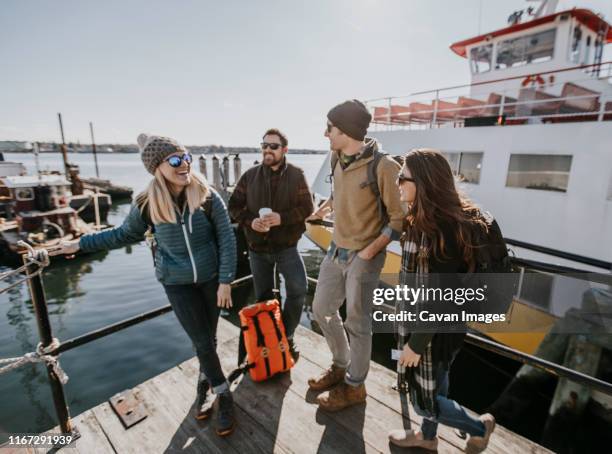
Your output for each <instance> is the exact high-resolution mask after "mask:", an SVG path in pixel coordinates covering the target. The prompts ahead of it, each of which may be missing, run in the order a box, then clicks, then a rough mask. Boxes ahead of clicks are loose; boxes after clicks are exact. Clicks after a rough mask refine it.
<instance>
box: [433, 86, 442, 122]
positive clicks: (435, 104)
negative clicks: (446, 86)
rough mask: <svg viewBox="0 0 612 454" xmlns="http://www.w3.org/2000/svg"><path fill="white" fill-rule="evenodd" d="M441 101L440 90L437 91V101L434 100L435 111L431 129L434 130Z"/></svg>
mask: <svg viewBox="0 0 612 454" xmlns="http://www.w3.org/2000/svg"><path fill="white" fill-rule="evenodd" d="M439 99H440V90H436V99H435V100H434V111H433V116H432V118H431V127H432V128H433V127H434V125H435V124H436V121H437V119H438V100H439Z"/></svg>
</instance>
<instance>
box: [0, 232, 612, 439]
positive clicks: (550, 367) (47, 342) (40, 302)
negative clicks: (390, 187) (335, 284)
mask: <svg viewBox="0 0 612 454" xmlns="http://www.w3.org/2000/svg"><path fill="white" fill-rule="evenodd" d="M317 223H318V224H323V225H328V226H330V225H331V226H333V223H331V222H328V221H322V222H317ZM47 259H48V254H47V252H46V250H44V249H41V250H37V251H34V250H33V249H31V248H30V251H29V252H28V254H26V255H24V256H23V260H24V265H23V266H22V267H20V268H18V269H16V270H13V271H11V272H8V273H3V274H2V275H0V280H2V279H4V278H6V277H8V276H10V275H14V274H17V273H21V272H25V273H26V277H25V279H22V280H20V281H19V282H18V283H13V284H11V285H10V286H9V287H11V288H12V287H14V286H15V285H17V284H19V283H23V282H24V281H26V280H27V281H28V284H29V289H30V294H31V297H32V304H33V306H34V309H35V313H36V322H37V325H38V331H39V335H40V339H41V342H40V344H39V349H40V350H42V351H44V353H45V354H46V355H48V356H53V357H56V358H57V359H55V360H54V361H56V362H57V363H59V355H60V354H61V353H64V352H67V351H69V350H73V349H75V348H77V347H79V346H82V345H85V344H88V343H90V342H93V341H95V340H97V339H101V338H103V337H106V336H109V335H111V334H113V333H116V332H119V331H122V330H124V329H126V328H129V327H131V326H134V325H137V324H139V323H142V322H144V321H146V320H151V319H153V318H156V317H158V316H160V315H163V314H166V313H168V312H170V311H172V307H171V306H170V304H167V305H164V306H161V307H159V308H156V309H153V310H151V311H148V312H144V313H142V314H139V315H136V316H133V317H130V318H127V319H125V320H121V321H119V322H116V323H113V324H110V325H107V326H104V327H102V328H99V329H96V330H93V331H90V332H88V333H85V334H82V335H80V336H77V337H74V338H72V339H68V340H66V341H64V342H60V341H59V340H58V339H56V338H54V337H53V330H52V326H51V322H50V319H49V313H48V309H47V302H46V296H45V291H44V285H43V279H42V270H43V269H44V267H45V266H47V265H48V264H49V261H48V260H47ZM547 266H550V265H547ZM251 279H252V275H248V276H244V277H241V278H239V279H236V280H234V281H233V282H232V283H231V285H232V287H233V288H235V287H237V286H239V285H242V284H245V283H247V282H249V281H250V280H251ZM307 279H308V282H309V283H311V284H314V285H316V284H317V282H318V281H317V279H315V278H312V277H308V278H307ZM7 288H8V287H7ZM7 288H5V289H3V290H0V293H2V292H3V291H5V290H6V289H7ZM467 342H469V343H471V344H473V345H475V346H478V347H480V348H483V349H486V350H489V351H492V352H494V353H497V354H500V355H502V356H504V357H507V358H511V359H513V360H516V361H519V362H521V363H522V364H527V365H529V366H532V367H535V368H538V369H540V370H543V371H545V372H547V373H549V374H552V375H554V376H556V377H559V378H566V379H569V380H572V381H575V382H577V383H580V384H581V385H584V386H587V387H589V388H591V389H594V390H597V391H600V392H603V393H605V394H607V395H611V396H612V384H611V383H608V382H605V381H603V380H600V379H597V378H595V377H591V376H589V375H586V374H583V373H580V372H577V371H575V370H572V369H569V368H567V367H565V366H562V365H559V364H556V363H552V362H550V361H546V360H544V359H541V358H538V357H536V356H533V355H529V354H527V353H523V352H521V351H519V350H516V349H513V348H511V347H508V346H505V345H503V344H500V343H497V342H495V341H492V340H489V339H486V338H484V337H481V336H477V335H475V334H472V333H468V334H467ZM47 375H48V378H49V383H50V386H51V390H52V394H53V402H54V406H55V411H56V415H57V418H58V421H59V426H60V428H61V430H62V432H63V433H66V434H68V433H70V434H73V435H74V436H75V439H76V438H77V437H78V436H79V433H78V431H77V430H76V428H75V427H74V426H73V424H72V421H71V419H70V413H69V410H68V406H67V403H66V397H65V393H64V388H63V382H62V379H61V377H60V376H59V374H58V373H57V370H56V369H55V368H54V367H53V365H52V364H50V363H49V362H48V363H47Z"/></svg>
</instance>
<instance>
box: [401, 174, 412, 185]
mask: <svg viewBox="0 0 612 454" xmlns="http://www.w3.org/2000/svg"><path fill="white" fill-rule="evenodd" d="M406 181H410V182H411V183H414V178H412V177H407V176H406V175H404V174H403V173H399V174H398V175H397V184H402V183H405V182H406Z"/></svg>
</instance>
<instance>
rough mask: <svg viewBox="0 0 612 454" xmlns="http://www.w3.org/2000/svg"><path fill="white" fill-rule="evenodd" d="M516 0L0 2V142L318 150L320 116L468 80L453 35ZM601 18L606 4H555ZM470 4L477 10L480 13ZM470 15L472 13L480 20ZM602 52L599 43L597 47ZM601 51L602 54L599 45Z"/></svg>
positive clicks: (489, 21) (515, 5) (610, 8)
mask: <svg viewBox="0 0 612 454" xmlns="http://www.w3.org/2000/svg"><path fill="white" fill-rule="evenodd" d="M530 5H533V6H537V3H527V2H525V1H523V0H303V1H297V0H224V1H216V2H215V1H207V0H175V1H170V0H166V1H160V0H146V1H144V0H138V1H136V0H104V1H99V0H96V1H93V0H74V1H69V0H54V1H49V0H37V1H34V0H2V2H1V3H0V61H1V62H2V64H1V65H0V87H1V89H0V140H42V141H47V140H50V141H59V138H60V136H59V129H58V124H57V112H62V115H63V117H64V128H65V132H66V140H67V141H69V142H71V141H74V142H76V141H80V142H81V143H89V140H90V139H89V126H88V125H89V121H93V122H94V125H95V129H96V141H97V142H98V143H102V142H110V143H135V141H136V136H137V135H138V134H139V133H140V132H151V133H156V134H163V135H167V136H171V137H174V138H176V139H177V140H179V141H180V142H182V143H184V144H187V145H190V144H199V145H205V144H222V145H227V146H257V144H258V143H259V142H260V138H261V135H262V133H263V131H265V130H266V129H267V128H269V127H278V128H280V129H282V130H284V131H285V132H286V133H287V135H288V136H289V142H290V147H291V146H293V147H295V148H315V149H326V148H327V147H328V143H327V140H326V139H324V137H323V129H324V125H325V121H326V120H325V116H326V113H327V111H328V110H329V109H330V108H331V107H332V106H334V105H335V104H337V103H338V102H340V101H343V100H345V99H347V98H358V99H368V98H376V97H383V96H396V95H397V96H399V95H406V94H409V93H412V92H416V91H421V90H428V89H436V88H443V87H445V86H452V85H459V84H467V83H469V80H470V77H469V71H468V65H467V61H466V60H465V59H463V58H460V57H458V56H457V55H455V54H454V53H453V52H452V51H450V49H449V45H450V44H451V43H453V42H455V41H459V40H462V39H466V38H470V37H472V36H475V35H477V34H478V32H479V22H480V24H481V25H480V31H481V32H483V33H484V32H486V31H491V30H494V29H497V28H501V27H503V26H505V24H506V19H507V17H508V16H509V15H510V14H511V13H512V12H513V11H515V10H518V9H522V8H526V7H527V6H530ZM574 6H578V7H583V8H589V9H592V10H593V11H595V12H597V13H602V14H603V15H604V16H605V17H606V18H607V19H608V20H610V19H611V18H612V1H610V0H584V1H570V0H561V1H560V2H559V6H558V8H557V11H560V10H562V9H568V8H572V7H574ZM479 11H481V14H479ZM479 16H480V17H481V19H480V20H479ZM608 47H612V46H608ZM607 55H610V51H609V50H608V51H607Z"/></svg>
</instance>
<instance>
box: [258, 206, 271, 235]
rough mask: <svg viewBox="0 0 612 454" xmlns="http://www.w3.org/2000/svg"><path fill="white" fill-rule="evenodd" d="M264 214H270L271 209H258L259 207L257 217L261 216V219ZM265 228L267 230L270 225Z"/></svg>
mask: <svg viewBox="0 0 612 454" xmlns="http://www.w3.org/2000/svg"><path fill="white" fill-rule="evenodd" d="M266 214H272V209H271V208H260V209H259V217H260V218H262V219H263V217H264V216H265V215H266ZM266 230H267V231H270V227H268V228H267V229H266Z"/></svg>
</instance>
